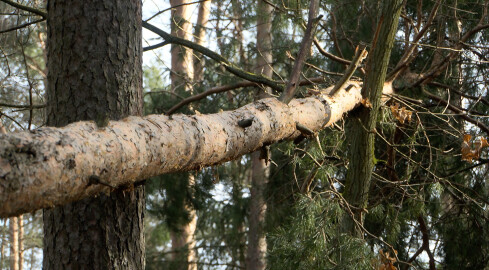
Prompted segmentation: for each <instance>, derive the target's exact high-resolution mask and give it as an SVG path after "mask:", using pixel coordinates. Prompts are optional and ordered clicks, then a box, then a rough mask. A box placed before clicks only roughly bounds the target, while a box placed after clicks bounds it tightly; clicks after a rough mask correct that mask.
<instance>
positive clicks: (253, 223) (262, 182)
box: [246, 0, 273, 270]
mask: <svg viewBox="0 0 489 270" xmlns="http://www.w3.org/2000/svg"><path fill="white" fill-rule="evenodd" d="M257 6H258V8H257V13H258V17H257V22H256V24H257V35H256V49H257V52H258V55H257V59H256V67H255V72H256V73H257V74H262V75H264V76H266V77H268V78H272V75H273V69H272V66H271V65H272V61H273V59H272V57H273V56H272V36H271V29H272V14H273V7H272V6H271V5H269V4H267V3H265V1H262V0H258V3H257ZM268 91H269V89H267V88H265V89H263V90H262V91H260V92H259V93H258V95H257V97H258V98H263V97H264V96H265V95H266V93H267V92H268ZM267 162H268V161H267V160H265V159H260V151H256V152H254V153H253V154H252V155H251V190H250V193H251V194H250V196H251V197H250V213H249V231H248V248H247V250H246V269H249V270H263V269H265V268H266V252H267V242H266V239H265V232H264V226H265V214H266V210H267V204H266V200H265V194H264V191H265V188H266V185H267V183H268V175H269V173H270V168H269V166H267Z"/></svg>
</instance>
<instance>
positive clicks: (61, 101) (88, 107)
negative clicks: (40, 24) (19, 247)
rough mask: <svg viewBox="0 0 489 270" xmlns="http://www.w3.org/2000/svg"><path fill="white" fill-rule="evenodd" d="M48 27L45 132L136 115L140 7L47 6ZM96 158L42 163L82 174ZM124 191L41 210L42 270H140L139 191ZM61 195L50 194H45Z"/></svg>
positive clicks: (92, 0)
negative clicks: (86, 164)
mask: <svg viewBox="0 0 489 270" xmlns="http://www.w3.org/2000/svg"><path fill="white" fill-rule="evenodd" d="M47 23H48V91H47V93H48V104H49V106H48V109H47V115H48V125H50V126H58V127H60V126H65V125H66V124H68V123H71V122H74V121H80V120H96V122H97V125H98V126H100V127H101V126H104V125H105V124H106V122H107V121H108V119H121V118H124V117H127V116H129V115H141V113H142V65H141V64H142V61H141V59H142V45H141V2H140V0H129V1H122V0H115V1H114V0H87V1H76V0H68V1H66V0H65V1H56V0H51V1H49V2H48V18H47ZM91 132H97V131H96V129H93V130H92V131H91ZM80 139H81V140H82V141H83V142H82V143H83V144H87V143H90V142H89V141H87V140H85V139H82V138H80ZM61 140H63V139H61ZM58 143H60V144H64V143H63V142H62V141H58ZM69 144H70V143H68V144H66V145H65V146H68V147H70V146H69ZM99 150H100V148H99ZM41 151H43V150H41ZM39 154H41V155H42V153H41V152H37V153H32V152H31V154H30V155H34V156H36V155H39ZM96 155H97V154H96V153H94V155H93V156H92V157H88V156H85V157H82V156H83V155H80V154H75V153H72V154H70V158H68V159H65V160H64V161H62V160H60V159H56V158H55V159H52V160H51V161H48V162H49V163H60V164H64V167H65V168H64V169H61V170H79V169H81V170H84V168H81V167H78V164H77V160H78V159H79V158H83V159H86V160H87V161H88V160H90V159H93V157H94V156H96ZM46 161H47V160H46ZM99 162H100V160H99ZM70 168H71V169H70ZM77 168H78V169H77ZM85 169H86V167H85ZM120 169H121V170H126V169H127V168H125V166H122V167H120ZM28 170H30V169H28ZM59 172H60V171H58V173H56V174H54V175H53V178H52V183H53V184H54V185H55V186H58V187H59V184H60V183H62V182H64V181H65V179H64V177H63V176H62V175H61V174H59ZM40 177H41V178H42V176H40ZM86 185H87V182H85V186H86ZM125 188H126V189H122V188H121V189H119V190H115V191H114V192H112V193H111V194H110V195H105V194H100V195H99V196H98V197H96V198H87V199H84V200H80V201H77V202H75V203H70V204H67V205H65V206H62V207H57V208H54V209H46V210H45V211H44V217H43V220H44V252H43V254H44V260H43V268H44V269H143V268H144V235H143V211H144V187H143V186H139V187H131V188H127V186H126V187H125ZM56 190H57V191H56ZM59 192H62V191H61V190H59V189H58V188H57V187H56V188H55V189H54V190H52V193H51V192H49V193H51V195H54V194H55V193H59ZM97 193H98V192H93V193H92V194H94V195H95V194H97ZM43 196H48V197H49V196H50V195H49V194H48V193H44V195H43ZM31 199H32V198H31ZM51 205H53V204H51ZM45 206H48V205H45Z"/></svg>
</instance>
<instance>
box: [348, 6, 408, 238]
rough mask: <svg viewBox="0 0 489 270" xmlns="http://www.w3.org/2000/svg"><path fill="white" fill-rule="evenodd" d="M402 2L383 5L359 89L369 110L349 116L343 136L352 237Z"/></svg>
mask: <svg viewBox="0 0 489 270" xmlns="http://www.w3.org/2000/svg"><path fill="white" fill-rule="evenodd" d="M402 2H403V1H402V0H393V1H384V2H383V8H382V15H381V17H380V19H379V22H378V27H377V31H376V34H375V36H374V37H373V42H372V48H371V52H370V53H369V57H368V61H367V74H366V79H365V83H364V85H363V88H362V96H363V98H364V99H368V101H369V102H370V104H371V106H361V107H360V108H359V109H358V110H357V111H356V112H355V113H354V115H353V117H354V119H353V120H351V123H350V124H351V129H350V130H349V131H348V132H347V136H348V141H349V142H350V151H349V156H348V158H349V161H350V162H349V166H348V171H347V173H346V183H345V191H344V193H343V196H344V198H345V199H346V200H347V202H348V203H349V204H350V205H351V206H352V207H351V211H352V212H353V216H347V217H345V218H344V220H343V230H344V231H345V232H347V233H350V234H352V235H357V236H362V234H363V232H362V230H361V229H360V228H359V226H357V224H363V220H364V211H365V208H366V207H367V200H368V192H369V189H370V179H371V177H372V170H373V168H374V165H375V164H374V140H375V136H376V134H375V127H376V125H377V115H378V112H379V110H380V103H381V101H380V98H381V96H382V90H383V87H384V83H385V76H386V72H387V67H388V65H389V59H390V54H391V50H392V47H393V44H394V36H395V33H396V30H397V25H398V21H399V15H400V13H401V7H402Z"/></svg>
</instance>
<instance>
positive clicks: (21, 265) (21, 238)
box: [18, 215, 24, 270]
mask: <svg viewBox="0 0 489 270" xmlns="http://www.w3.org/2000/svg"><path fill="white" fill-rule="evenodd" d="M18 222H19V224H18V226H19V238H18V241H19V270H22V269H23V268H24V216H23V215H20V216H19V218H18Z"/></svg>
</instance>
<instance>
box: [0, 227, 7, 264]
mask: <svg viewBox="0 0 489 270" xmlns="http://www.w3.org/2000/svg"><path fill="white" fill-rule="evenodd" d="M0 222H2V225H1V226H0V269H3V268H2V266H3V259H4V255H5V239H4V237H5V236H4V227H5V222H6V219H4V220H1V219H0Z"/></svg>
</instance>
